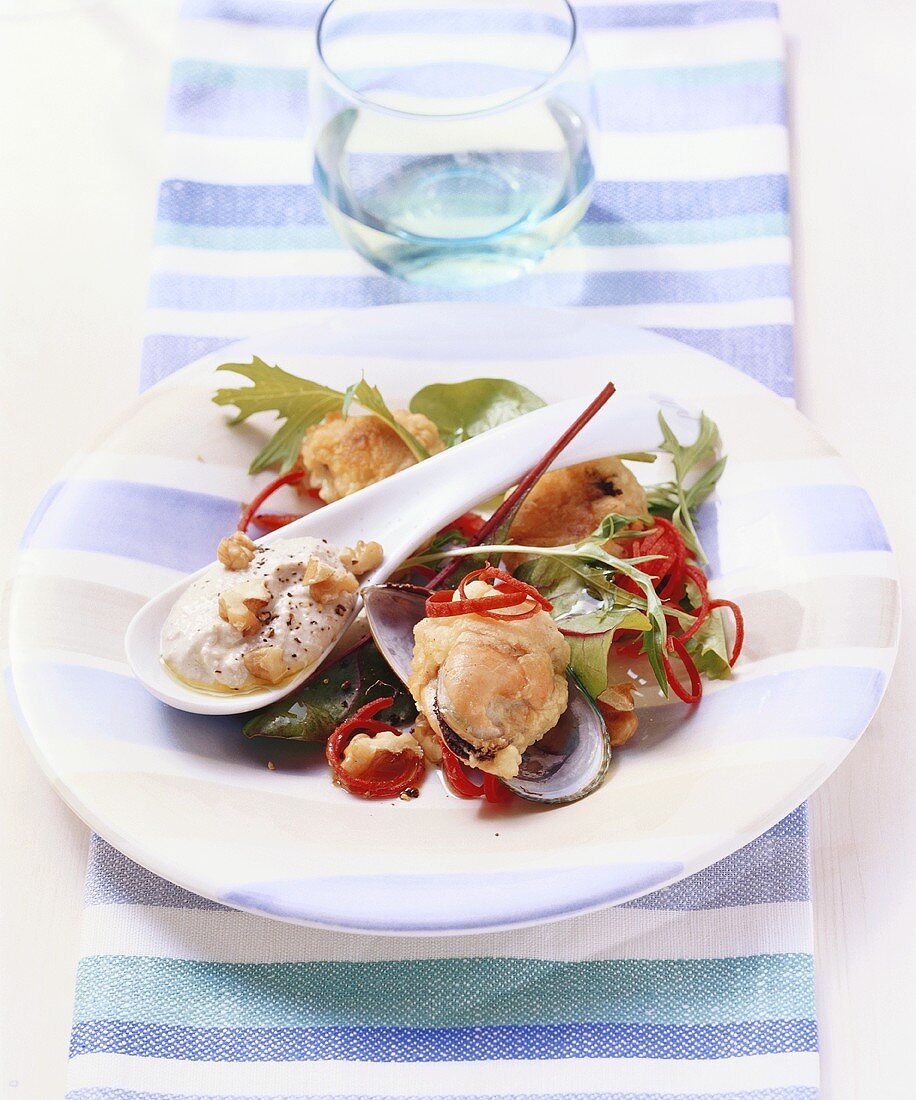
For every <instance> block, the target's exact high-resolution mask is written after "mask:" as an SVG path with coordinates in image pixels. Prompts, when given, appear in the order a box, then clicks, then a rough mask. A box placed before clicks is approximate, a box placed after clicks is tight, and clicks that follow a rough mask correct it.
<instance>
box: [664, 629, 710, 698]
mask: <svg viewBox="0 0 916 1100" xmlns="http://www.w3.org/2000/svg"><path fill="white" fill-rule="evenodd" d="M668 649H669V650H671V651H672V652H673V653H675V654H676V655H677V658H678V660H679V661H680V662H681V664H682V665H683V666H684V670H685V671H686V673H687V677H688V679H689V680H690V690H689V691H688V690H687V688H685V687H684V685H683V684H682V683H681V682H680V680H678V678H677V677H676V676H675V675H674V669H673V668H672V667H671V661H670V660H669V659H668V654H667V653H663V654H662V664H663V665H664V666H665V672H666V674H667V676H668V683H669V684H670V686H671V690H672V691H673V692H674V694H675V695H676V696H677V697H678V699H681V700H683V702H685V703H689V704H690V705H691V706H695V705H696V704H697V703H699V701H700V700H701V699H702V698H703V681H702V680H701V679H700V673H699V672H698V671H697V666H696V665H695V664H694V663H693V658H692V657H691V656H690V654H689V653H688V652H687V650H686V649H685V648H684V643H683V642H682V641H681V640H680V638H674V637H671V636H669V638H668Z"/></svg>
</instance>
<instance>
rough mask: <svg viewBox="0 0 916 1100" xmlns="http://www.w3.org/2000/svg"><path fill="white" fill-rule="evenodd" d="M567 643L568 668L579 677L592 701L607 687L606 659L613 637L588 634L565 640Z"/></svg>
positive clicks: (609, 632) (609, 634) (610, 633)
mask: <svg viewBox="0 0 916 1100" xmlns="http://www.w3.org/2000/svg"><path fill="white" fill-rule="evenodd" d="M566 640H567V642H569V667H570V668H571V669H572V670H573V672H575V674H576V675H577V676H578V677H579V680H580V682H581V684H582V686H583V687H584V688H585V690H586V691H587V692H588V693H589V695H590V696H591V697H592V698H593V699H597V698H598V696H599V695H600V694H601V693H602V691H604V690H605V688H606V687H607V657H608V651H609V650H610V648H611V642H613V640H614V635H613V633H612V632H611V631H608V632H607V633H606V634H588V635H586V636H585V637H581V638H579V637H573V638H567V639H566Z"/></svg>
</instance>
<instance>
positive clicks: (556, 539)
mask: <svg viewBox="0 0 916 1100" xmlns="http://www.w3.org/2000/svg"><path fill="white" fill-rule="evenodd" d="M612 512H617V513H618V514H619V515H622V516H643V515H645V514H646V513H647V512H648V504H647V503H646V493H645V490H644V489H643V487H642V486H641V485H640V484H639V482H638V481H637V480H636V478H635V477H634V476H633V474H632V473H631V472H630V471H629V470H628V469H627V468H626V466H624V464H623V463H622V462H621V461H620V459H619V458H600V459H598V460H597V461H594V462H580V463H579V464H578V465H577V466H567V467H566V468H565V469H563V470H551V471H550V472H549V473H546V474H544V476H543V477H542V478H540V480H539V481H537V483H536V484H535V486H534V488H533V489H532V490H531V492H530V493H529V494H528V496H527V498H526V499H525V502H524V504H523V505H522V506H521V508H519V510H518V514H517V515H516V517H515V519H514V520H513V521H512V526H511V528H510V529H509V538H510V539H511V541H512V542H518V543H521V544H523V545H527V546H563V545H565V544H566V543H568V542H578V540H579V539H584V538H585V537H586V536H587V535H590V534H591V533H592V531H594V530H595V528H597V527H598V526H599V525H600V523H601V521H602V520H603V519H604V518H605V516H609V515H611V513H612Z"/></svg>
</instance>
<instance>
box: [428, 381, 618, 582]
mask: <svg viewBox="0 0 916 1100" xmlns="http://www.w3.org/2000/svg"><path fill="white" fill-rule="evenodd" d="M614 392H615V389H614V383H613V382H608V384H607V385H606V386H605V387H604V389H603V390H602V391H601V393H599V394H598V396H597V397H596V398H595V400H594V401H593V402H592V403H591V404H590V405H589V406H588V408H586V409H584V410H583V412H582V413H580V415H579V416H577V417H576V419H575V420H574V421H573V422H572V424H570V426H569V427H568V428H567V429H566V431H565V432H564V433H563V434H562V435H561V436H560V438H559V439H558V440H557V441H556V443H554V445H553V446H552V447H551V448H550V450H549V451H548V452H547V454H545V455H544V457H543V458H542V459H541V461H540V462H538V463H537V464H536V465H534V466H532V467H531V469H530V470H529V471H528V473H527V474H525V476H524V477H523V478H522V480H521V481H520V482H519V483H518V485H516V487H515V489H514V490H513V491H512V492H511V493H510V494H509V496H507V497H506V499H505V500H504V501H503V502H502V504H500V506H499V507H498V508H497V509H496V511H495V512H494V513H493V515H492V516H490V518H489V519H488V520H487V521H486V523H485V524H484V525H483V527H481V529H480V530H479V531H478V532H477V534H476V535H475V536H474V538H473V539H471V542H470V545H471V546H479V545H480V544H481V543H482V542H485V541H486V540H487V539H488V538H489V537H490V535H492V534H493V532H494V531H498V530H499V528H500V527H501V526H502V524H503V521H504V520H505V519H506V518H507V517H509V516H511V515H513V514H514V512H515V510H516V508H518V506H519V505H520V504H521V502H522V501H523V500H524V499H525V497H526V496H527V495H528V493H529V491H530V489H531V486H532V485H534V483H535V482H536V481H537V480H538V478H539V477H540V476H541V474H543V473H544V471H545V470H546V469H547V467H548V466H549V465H550V464H551V463H552V462H553V460H554V459H555V458H556V457H557V455H558V454H559V453H560V452H561V451H562V450H564V448H565V447H567V446H568V444H569V443H570V442H571V441H572V440H573V439H575V438H576V436H577V435H578V434H579V432H581V431H582V429H583V428H584V427H585V425H586V424H587V423H588V422H589V421H590V420H591V419H592V417H593V416H594V415H595V413H597V412H598V411H599V410H600V409H601V408H602V407H603V406H604V405H606V404H607V403H608V401H610V399H611V398H612V397H613V396H614ZM459 560H460V559H459V558H452V560H451V561H449V562H446V564H445V565H444V566H443V567H442V569H440V570H439V572H438V573H437V574H436V576H435V577H434V578H433V579H432V580H431V581H430V584H429V587H430V588H441V587H442V585H444V584H445V582H446V581H447V580H448V578H449V577H450V576H451V575H452V573H454V571H455V570H456V569H457V568H458V563H459Z"/></svg>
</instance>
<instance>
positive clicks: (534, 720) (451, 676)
mask: <svg viewBox="0 0 916 1100" xmlns="http://www.w3.org/2000/svg"><path fill="white" fill-rule="evenodd" d="M488 591H492V590H491V589H489V587H488V586H486V585H482V584H479V582H477V583H473V584H471V585H469V586H468V595H469V596H472V597H476V596H478V595H484V594H486V593H487V592H488ZM414 639H415V646H414V654H413V665H412V669H411V676H410V681H409V684H408V687H409V688H410V692H411V694H412V695H413V697H414V700H415V701H416V703H417V706H418V708H419V709H420V711H421V713H422V714H423V716H424V717H425V719H426V721H427V722H428V723H429V725H430V726H431V727H432V728H433V729H434V730H435V731H436V732H437V733H438V734H439V735H440V736H443V734H444V735H445V736H444V738H443V739H444V740H445V741H446V744H449V736H450V734H449V729H450V730H451V736H452V738H453V739H454V738H455V737H457V739H458V742H457V743H453V744H452V748H453V751H456V753H457V755H458V756H460V757H462V758H463V759H466V760H467V762H468V763H470V764H471V765H472V766H474V767H477V768H480V769H481V770H482V771H487V772H492V773H493V774H494V775H499V776H502V777H504V778H509V777H511V776H514V775H517V774H518V769H519V764H520V763H521V759H522V753H524V751H525V749H527V748H528V746H529V745H532V744H534V742H535V741H538V740H540V738H542V737H543V736H544V734H545V733H547V731H548V730H550V729H553V727H554V726H555V725H556V724H557V721H558V720H559V718H560V715H561V714H562V713H563V712H564V711H565V710H566V706H567V702H568V685H567V682H566V666H567V664H568V663H569V643H568V642H567V641H566V639H565V638H564V637H563V635H562V634H561V633H560V631H559V630H558V629H557V626H556V624H555V623H554V621H553V619H551V617H550V616H549V615H548V614H547V612H546V611H539V612H538V613H537V614H536V615H533V616H531V617H530V618H528V619H521V620H515V621H512V620H511V619H508V618H507V619H505V620H502V619H491V618H487V617H485V616H482V615H456V616H454V617H443V618H434V619H423V620H422V621H421V622H420V623H418V624H417V626H416V627H415V629H414ZM440 719H441V721H440ZM444 727H448V728H444Z"/></svg>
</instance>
